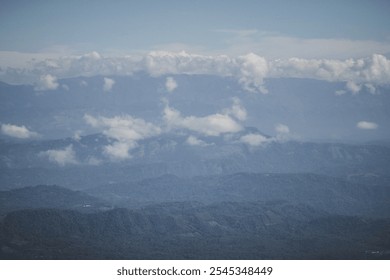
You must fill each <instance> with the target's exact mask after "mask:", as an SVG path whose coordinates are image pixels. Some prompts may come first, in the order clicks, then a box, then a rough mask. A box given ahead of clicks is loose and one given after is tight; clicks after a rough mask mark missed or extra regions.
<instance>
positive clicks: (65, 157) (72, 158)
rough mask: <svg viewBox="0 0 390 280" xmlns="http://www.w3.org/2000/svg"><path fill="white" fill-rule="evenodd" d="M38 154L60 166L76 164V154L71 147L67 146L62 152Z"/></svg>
mask: <svg viewBox="0 0 390 280" xmlns="http://www.w3.org/2000/svg"><path fill="white" fill-rule="evenodd" d="M40 154H41V155H43V156H46V157H48V159H49V160H50V161H51V162H54V163H57V164H58V165H60V166H65V165H67V164H78V161H77V159H76V153H75V152H74V150H73V146H72V145H69V146H67V147H66V148H64V149H62V150H48V151H45V152H42V153H40Z"/></svg>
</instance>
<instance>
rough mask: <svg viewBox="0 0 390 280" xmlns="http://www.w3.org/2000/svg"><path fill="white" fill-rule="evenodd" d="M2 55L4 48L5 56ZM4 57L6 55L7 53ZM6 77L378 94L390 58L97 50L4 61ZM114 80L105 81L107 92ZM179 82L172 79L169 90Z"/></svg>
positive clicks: (44, 84) (388, 80) (388, 77)
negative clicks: (325, 87)
mask: <svg viewBox="0 0 390 280" xmlns="http://www.w3.org/2000/svg"><path fill="white" fill-rule="evenodd" d="M1 55H2V53H1V52H0V56H1ZM3 55H4V54H3ZM0 67H1V69H0V70H1V71H0V79H1V80H3V81H6V82H7V81H9V82H13V83H23V82H30V83H31V82H33V83H35V84H36V89H37V90H49V89H51V90H53V89H56V88H57V87H58V82H57V78H56V77H58V78H66V77H75V76H93V75H104V76H109V75H110V76H113V75H132V74H133V73H135V72H138V71H144V72H147V73H149V74H150V75H151V76H154V77H157V76H161V75H175V74H188V75H199V74H207V75H216V76H221V77H232V78H234V79H235V80H236V81H237V82H238V83H239V84H240V85H241V86H242V88H243V89H244V90H245V91H248V92H254V93H267V88H266V83H265V82H264V81H265V79H266V78H276V77H287V78H291V77H293V78H312V79H319V80H326V81H331V82H345V83H346V86H345V90H347V91H349V92H352V93H358V92H359V91H360V90H361V89H362V88H366V89H368V90H369V91H370V92H375V88H376V87H377V86H383V85H389V84H390V60H389V59H387V58H386V57H385V56H384V55H381V54H373V55H372V56H369V57H365V58H353V59H352V58H351V59H345V60H337V59H305V58H297V57H293V58H286V59H266V58H265V57H263V56H261V55H259V54H255V53H248V54H246V55H241V56H235V57H232V56H227V55H199V54H189V53H186V52H184V51H183V52H166V51H153V52H150V53H147V54H144V55H128V56H123V57H103V56H102V55H100V54H98V53H97V52H92V53H89V54H86V55H82V56H68V57H58V58H50V59H42V58H41V60H32V61H29V62H28V63H26V64H25V65H24V66H21V65H20V64H18V65H17V66H14V67H12V66H10V65H7V66H3V65H0ZM113 84H114V82H113V81H111V79H108V78H106V79H105V90H107V91H109V90H110V89H111V88H112V86H113ZM175 85H176V87H177V83H175V82H174V80H173V78H172V80H171V79H167V81H166V89H167V91H171V90H174V89H175V88H176V87H175Z"/></svg>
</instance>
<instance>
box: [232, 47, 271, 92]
mask: <svg viewBox="0 0 390 280" xmlns="http://www.w3.org/2000/svg"><path fill="white" fill-rule="evenodd" d="M237 62H238V64H239V75H238V81H239V83H240V84H242V85H243V87H244V89H245V90H247V91H249V92H261V93H267V92H268V91H267V89H266V88H265V87H264V85H263V79H264V78H265V77H266V76H267V73H268V63H267V61H266V60H265V58H263V57H260V56H258V55H256V54H254V53H249V54H247V55H244V56H239V57H238V58H237Z"/></svg>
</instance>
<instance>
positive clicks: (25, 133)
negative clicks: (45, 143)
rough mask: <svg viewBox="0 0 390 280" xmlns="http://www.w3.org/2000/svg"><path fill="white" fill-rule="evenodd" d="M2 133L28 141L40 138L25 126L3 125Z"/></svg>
mask: <svg viewBox="0 0 390 280" xmlns="http://www.w3.org/2000/svg"><path fill="white" fill-rule="evenodd" d="M1 132H2V133H3V134H5V135H7V136H10V137H14V138H20V139H28V138H32V137H36V136H38V133H36V132H33V131H30V130H28V128H26V127H25V126H24V125H22V126H17V125H13V124H2V125H1Z"/></svg>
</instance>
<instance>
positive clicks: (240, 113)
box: [223, 97, 247, 121]
mask: <svg viewBox="0 0 390 280" xmlns="http://www.w3.org/2000/svg"><path fill="white" fill-rule="evenodd" d="M232 100H233V105H232V107H231V108H228V109H225V110H223V112H224V113H225V114H228V115H231V116H233V117H235V118H236V119H237V120H239V121H245V120H246V117H247V112H246V109H245V108H244V106H242V104H241V101H240V99H239V98H237V97H233V98H232Z"/></svg>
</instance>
